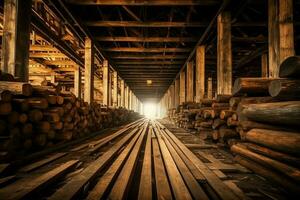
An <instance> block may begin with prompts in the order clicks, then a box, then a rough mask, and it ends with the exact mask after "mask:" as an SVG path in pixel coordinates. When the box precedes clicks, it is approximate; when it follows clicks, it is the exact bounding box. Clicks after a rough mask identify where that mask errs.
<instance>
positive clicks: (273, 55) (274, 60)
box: [268, 0, 280, 78]
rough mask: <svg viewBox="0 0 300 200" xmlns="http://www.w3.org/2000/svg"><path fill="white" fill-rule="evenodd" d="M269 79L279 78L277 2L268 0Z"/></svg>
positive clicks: (276, 0)
mask: <svg viewBox="0 0 300 200" xmlns="http://www.w3.org/2000/svg"><path fill="white" fill-rule="evenodd" d="M268 12H269V13H268V43H269V77H270V78H277V77H279V64H280V61H279V60H280V57H279V18H278V17H279V2H278V0H268Z"/></svg>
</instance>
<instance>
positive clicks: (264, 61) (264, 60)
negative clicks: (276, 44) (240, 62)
mask: <svg viewBox="0 0 300 200" xmlns="http://www.w3.org/2000/svg"><path fill="white" fill-rule="evenodd" d="M261 77H268V54H266V53H264V54H262V55H261Z"/></svg>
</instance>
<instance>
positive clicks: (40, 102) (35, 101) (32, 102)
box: [28, 97, 48, 109]
mask: <svg viewBox="0 0 300 200" xmlns="http://www.w3.org/2000/svg"><path fill="white" fill-rule="evenodd" d="M28 104H29V106H30V107H32V108H37V109H46V108H48V101H47V100H46V99H45V98H37V97H35V98H29V99H28Z"/></svg>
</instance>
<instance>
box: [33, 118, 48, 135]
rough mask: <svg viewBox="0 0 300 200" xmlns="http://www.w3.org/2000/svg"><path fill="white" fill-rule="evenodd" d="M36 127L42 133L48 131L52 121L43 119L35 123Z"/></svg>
mask: <svg viewBox="0 0 300 200" xmlns="http://www.w3.org/2000/svg"><path fill="white" fill-rule="evenodd" d="M34 128H35V129H36V130H37V131H38V132H41V133H47V132H48V131H49V130H50V129H51V126H50V123H49V122H47V121H41V122H38V123H36V124H35V126H34Z"/></svg>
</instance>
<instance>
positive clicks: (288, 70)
mask: <svg viewBox="0 0 300 200" xmlns="http://www.w3.org/2000/svg"><path fill="white" fill-rule="evenodd" d="M279 77H281V78H299V77H300V57H299V56H291V57H288V58H287V59H285V60H284V61H283V62H282V63H281V65H280V69H279Z"/></svg>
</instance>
